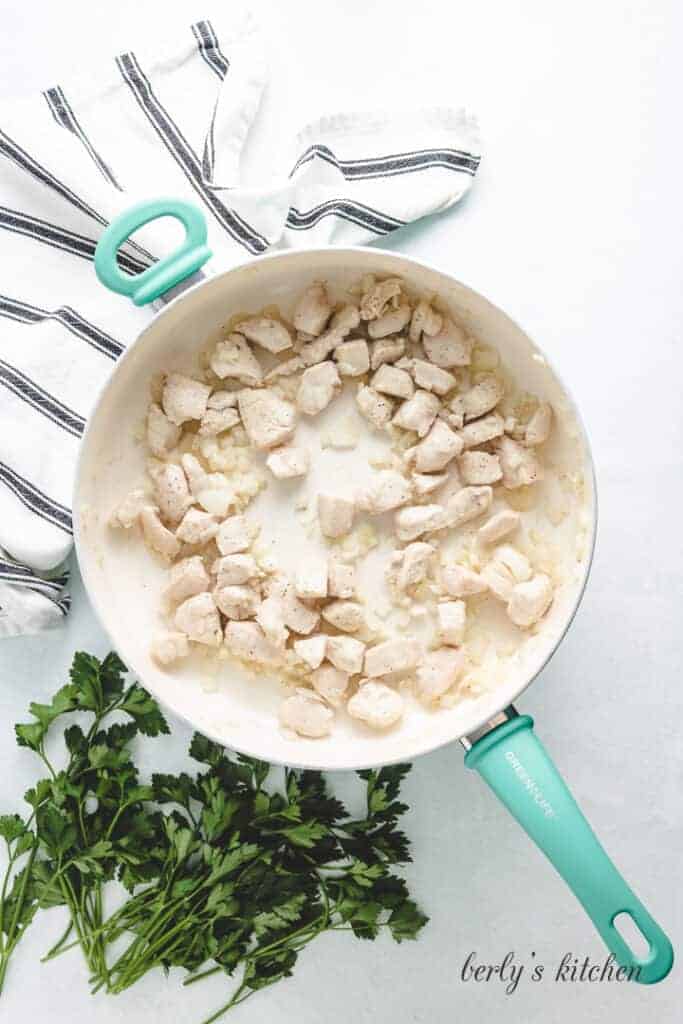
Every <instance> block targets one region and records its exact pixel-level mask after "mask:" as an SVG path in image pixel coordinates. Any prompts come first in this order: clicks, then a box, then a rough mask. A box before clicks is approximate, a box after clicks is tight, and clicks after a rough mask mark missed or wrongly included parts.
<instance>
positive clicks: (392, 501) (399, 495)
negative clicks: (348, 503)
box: [356, 469, 412, 515]
mask: <svg viewBox="0 0 683 1024" xmlns="http://www.w3.org/2000/svg"><path fill="white" fill-rule="evenodd" d="M411 496H412V495H411V488H410V483H409V481H408V480H406V478H405V477H404V476H402V475H401V474H400V473H397V472H396V470H395V469H382V470H380V471H379V472H378V473H375V475H374V476H373V479H372V481H371V482H370V484H369V485H368V486H367V487H365V488H363V489H362V490H360V491H359V492H358V494H357V495H356V505H357V507H358V508H359V509H362V511H363V512H369V513H370V514H371V515H381V514H382V513H383V512H389V511H390V510H391V509H394V508H399V507H400V506H401V505H405V504H406V503H407V502H409V501H410V499H411Z"/></svg>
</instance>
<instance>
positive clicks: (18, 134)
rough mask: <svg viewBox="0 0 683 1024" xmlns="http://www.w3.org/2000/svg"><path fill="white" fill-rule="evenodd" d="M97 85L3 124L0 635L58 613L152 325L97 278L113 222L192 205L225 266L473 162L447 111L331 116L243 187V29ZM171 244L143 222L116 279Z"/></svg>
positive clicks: (408, 207) (155, 56)
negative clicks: (122, 390)
mask: <svg viewBox="0 0 683 1024" xmlns="http://www.w3.org/2000/svg"><path fill="white" fill-rule="evenodd" d="M98 75H99V77H97V78H96V79H90V80H89V81H88V83H87V85H84V83H83V82H76V83H73V84H69V82H68V78H65V81H64V84H63V85H61V86H55V87H54V88H51V89H48V90H46V91H45V93H43V94H42V95H41V96H40V97H36V98H35V100H28V101H22V102H21V103H18V104H17V103H15V104H6V105H5V106H4V107H0V264H1V265H2V268H3V272H2V283H1V285H0V292H1V293H2V294H0V636H3V635H4V636H7V635H11V634H16V633H24V632H35V631H38V630H41V629H45V628H49V627H51V626H53V625H55V624H56V623H58V622H59V621H60V620H61V619H62V618H63V616H64V615H65V614H66V613H67V611H68V608H69V600H68V596H67V593H66V589H65V588H66V586H67V578H66V575H65V573H64V571H63V569H62V568H61V567H62V566H63V562H64V559H65V558H66V556H67V555H68V553H69V551H70V548H71V543H72V535H71V511H70V504H71V493H72V486H73V476H74V468H75V464H76V457H77V453H78V445H79V439H80V436H81V434H82V431H83V427H84V424H85V421H86V418H87V416H88V413H89V411H90V408H91V406H92V403H93V399H94V396H95V395H96V394H97V392H98V390H99V388H100V387H101V386H102V384H103V383H104V381H105V380H106V378H107V375H108V374H109V373H110V372H111V369H112V366H113V365H114V362H115V360H116V358H117V356H118V355H119V354H120V353H121V352H122V351H123V349H124V348H125V346H126V345H127V344H129V343H130V342H131V341H132V340H133V339H134V338H135V336H136V335H137V334H138V332H139V331H140V330H141V329H142V327H143V326H144V324H145V323H146V322H147V321H148V319H149V316H150V313H149V311H146V310H144V309H143V310H141V309H138V308H136V307H134V306H133V305H132V304H127V303H125V302H123V301H122V300H121V298H120V296H115V295H112V294H111V293H109V292H107V291H106V290H105V289H104V288H103V287H102V286H101V285H100V284H99V283H98V281H97V279H96V277H95V274H94V272H93V267H92V259H93V253H94V249H95V246H96V244H97V240H98V238H99V236H100V234H101V233H102V231H103V229H104V227H105V226H106V225H107V224H108V223H109V221H110V220H111V219H112V218H113V217H114V216H116V215H117V214H118V213H120V212H121V211H122V210H123V209H125V208H126V207H128V206H130V205H132V204H133V203H135V202H138V201H140V200H142V199H149V198H152V197H156V196H161V195H172V196H177V197H179V198H184V199H187V200H190V201H192V202H195V203H197V204H198V205H199V206H200V207H201V208H202V209H203V210H204V213H205V215H206V218H207V222H208V228H209V246H210V248H211V249H212V251H213V253H214V258H213V265H214V267H216V268H220V267H221V266H226V265H230V264H233V263H235V262H237V261H238V260H242V259H244V258H247V257H248V256H249V254H258V253H262V252H264V251H266V250H267V249H270V248H273V247H279V248H292V247H300V246H312V245H320V244H326V243H330V242H331V243H335V244H340V245H346V244H358V243H364V242H368V241H371V240H373V239H377V238H379V237H382V236H384V235H388V234H389V233H390V232H392V231H394V230H395V229H396V228H400V227H402V226H403V225H404V224H406V223H409V222H410V221H414V220H416V219H418V218H419V217H424V216H425V215H426V214H429V213H435V212H438V211H440V210H445V209H446V208H447V207H449V206H451V205H452V204H453V203H455V202H457V201H458V200H459V199H460V198H461V197H462V196H463V195H464V194H465V192H467V190H468V189H469V187H470V185H471V183H472V180H473V177H474V175H475V173H476V170H477V167H478V164H479V159H480V154H479V144H478V139H477V132H476V126H475V124H474V122H473V121H472V120H471V119H470V118H468V117H467V116H466V115H465V114H463V113H462V112H458V111H455V110H452V109H445V108H434V109H430V110H421V111H416V112H397V113H392V114H355V113H348V114H337V115H334V116H330V117H323V118H321V119H320V120H318V121H316V122H315V123H313V124H311V125H309V126H308V127H306V128H305V129H304V130H303V131H302V132H301V133H300V134H299V135H298V136H297V137H296V139H295V140H294V141H293V146H292V152H291V155H290V157H289V159H288V160H287V162H286V163H285V164H284V165H283V166H281V167H276V168H272V167H269V168H268V173H267V174H264V180H265V181H267V184H265V185H263V186H259V185H255V186H252V187H247V186H246V185H245V184H244V183H243V182H241V180H240V158H241V154H242V150H243V147H244V145H245V141H246V137H247V133H248V131H249V129H250V126H251V125H252V123H253V122H254V120H255V118H256V117H257V115H258V109H259V101H260V97H261V93H262V90H263V87H264V84H265V82H266V70H265V64H264V60H263V54H262V48H261V45H260V42H259V39H258V34H257V32H256V30H255V28H254V26H253V24H252V23H251V22H248V23H247V24H243V25H241V26H240V27H239V28H237V29H235V30H234V31H232V32H231V31H230V30H229V29H226V28H224V27H223V26H220V25H215V26H214V25H212V24H211V23H210V22H208V21H201V22H198V23H197V24H195V25H192V26H190V27H189V28H188V30H187V32H186V33H185V35H184V37H183V38H181V39H178V40H176V41H175V44H174V45H173V46H171V47H167V48H166V49H165V50H164V51H163V52H162V51H161V50H160V48H159V46H158V44H156V43H155V44H153V45H150V46H148V47H144V46H140V47H136V49H135V51H134V52H129V53H126V54H122V55H120V56H118V57H116V58H114V59H112V61H111V63H110V64H109V65H108V66H105V67H102V68H100V69H99V73H98ZM171 237H172V236H169V234H168V233H167V226H166V225H161V224H153V225H150V226H149V227H148V228H146V229H145V231H144V232H141V233H140V238H141V239H142V241H143V245H142V246H139V245H134V244H131V243H127V245H126V246H125V248H124V256H123V259H124V261H125V263H126V265H127V267H128V269H129V270H131V271H140V270H142V269H144V268H145V267H146V266H148V265H149V263H150V262H151V261H152V260H153V259H154V258H158V256H160V255H162V254H163V253H164V252H166V251H168V249H169V248H172V246H173V242H172V241H171Z"/></svg>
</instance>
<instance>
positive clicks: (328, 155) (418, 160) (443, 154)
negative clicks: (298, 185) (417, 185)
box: [290, 146, 480, 181]
mask: <svg viewBox="0 0 683 1024" xmlns="http://www.w3.org/2000/svg"><path fill="white" fill-rule="evenodd" d="M315 157H320V159H321V160H325V161H326V162H327V163H329V164H332V166H333V167H336V168H337V170H338V171H340V172H341V173H342V174H343V175H344V177H345V178H346V179H347V180H348V181H352V180H356V181H359V180H362V179H365V178H387V177H393V176H394V175H397V174H409V173H412V172H414V171H423V170H426V169H428V168H430V167H445V168H447V169H449V170H452V171H461V172H464V173H465V174H470V175H474V174H476V171H477V168H478V166H479V162H480V157H478V156H474V155H473V154H472V153H466V152H465V151H464V150H460V149H420V150H414V151H412V152H409V153H393V154H390V155H388V156H378V157H368V158H367V159H365V160H339V159H338V158H337V157H336V156H335V155H334V153H333V152H332V150H331V149H329V147H328V146H310V147H309V148H308V149H307V150H306V152H305V153H303V154H302V155H301V156H300V157H299V159H298V160H297V162H296V163H295V164H294V167H293V168H292V170H291V172H290V178H291V177H292V175H293V174H295V173H296V171H298V170H299V168H300V167H302V166H303V165H304V164H306V163H308V162H309V160H313V159H315Z"/></svg>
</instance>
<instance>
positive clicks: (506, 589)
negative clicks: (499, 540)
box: [481, 544, 532, 601]
mask: <svg viewBox="0 0 683 1024" xmlns="http://www.w3.org/2000/svg"><path fill="white" fill-rule="evenodd" d="M531 572H532V570H531V565H530V563H529V559H528V558H527V557H526V555H523V554H522V552H521V551H518V550H517V548H514V547H513V546H512V545H511V544H501V545H499V546H498V547H497V548H494V550H493V554H492V556H491V560H490V562H489V563H488V564H487V565H486V566H484V569H483V570H482V573H481V575H482V578H483V579H484V580H486V583H487V585H488V587H489V590H491V591H492V593H494V594H495V595H496V597H498V598H500V600H501V601H509V600H510V594H511V593H512V588H513V587H514V586H515V585H516V584H517V583H526V581H527V580H528V579H530V577H531Z"/></svg>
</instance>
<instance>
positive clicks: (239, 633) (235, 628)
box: [225, 621, 280, 666]
mask: <svg viewBox="0 0 683 1024" xmlns="http://www.w3.org/2000/svg"><path fill="white" fill-rule="evenodd" d="M225 644H226V647H227V648H228V650H230V651H231V652H232V653H233V654H234V655H235V657H236V658H240V659H241V660H242V661H246V662H247V663H248V664H249V665H250V666H252V665H254V664H261V665H270V664H272V663H273V662H276V661H278V660H279V657H280V653H279V651H278V650H277V648H276V647H274V646H273V644H271V643H270V641H269V640H268V639H267V637H266V636H265V634H264V632H263V630H262V629H261V627H260V626H259V625H258V624H257V623H256V622H235V621H230V622H228V623H226V626H225Z"/></svg>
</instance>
